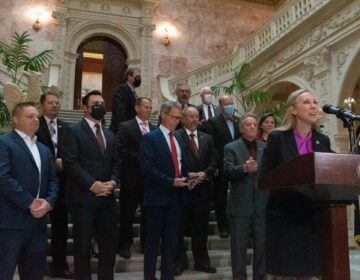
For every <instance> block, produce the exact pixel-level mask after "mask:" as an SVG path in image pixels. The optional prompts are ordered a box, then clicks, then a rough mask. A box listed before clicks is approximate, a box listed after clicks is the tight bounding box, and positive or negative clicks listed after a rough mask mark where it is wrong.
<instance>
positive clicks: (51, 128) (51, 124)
mask: <svg viewBox="0 0 360 280" xmlns="http://www.w3.org/2000/svg"><path fill="white" fill-rule="evenodd" d="M49 131H50V136H51V141H52V143H53V146H54V149H55V155H56V153H57V144H58V143H57V142H58V139H57V135H56V123H55V122H54V120H51V121H50V122H49Z"/></svg>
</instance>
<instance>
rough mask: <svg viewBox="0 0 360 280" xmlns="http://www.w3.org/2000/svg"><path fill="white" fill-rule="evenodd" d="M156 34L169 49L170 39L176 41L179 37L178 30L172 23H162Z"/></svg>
mask: <svg viewBox="0 0 360 280" xmlns="http://www.w3.org/2000/svg"><path fill="white" fill-rule="evenodd" d="M156 33H157V34H158V36H159V38H160V39H161V43H162V44H163V45H164V46H165V47H168V46H169V45H170V38H171V39H174V38H176V37H177V33H178V32H177V30H176V28H175V27H174V26H173V25H171V24H170V23H167V22H164V23H160V24H159V25H158V27H157V28H156Z"/></svg>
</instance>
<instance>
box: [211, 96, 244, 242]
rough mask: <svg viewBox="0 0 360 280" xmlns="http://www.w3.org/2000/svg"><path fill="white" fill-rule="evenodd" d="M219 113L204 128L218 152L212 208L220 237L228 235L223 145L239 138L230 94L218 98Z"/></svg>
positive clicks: (236, 119) (226, 186)
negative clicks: (212, 139)
mask: <svg viewBox="0 0 360 280" xmlns="http://www.w3.org/2000/svg"><path fill="white" fill-rule="evenodd" d="M219 106H220V111H221V114H220V115H218V116H217V117H215V118H212V119H209V121H208V125H207V128H206V131H207V133H209V134H210V135H211V136H212V137H213V138H214V141H215V146H216V150H217V152H218V176H216V177H215V179H214V208H215V214H216V220H217V224H218V228H219V231H220V237H223V238H227V237H229V221H228V219H227V216H226V212H225V209H226V201H227V191H228V185H229V181H228V180H227V179H226V178H225V177H224V168H223V158H224V146H225V145H226V144H227V143H230V142H232V141H234V140H236V139H238V138H239V119H238V118H237V117H236V116H235V115H234V101H233V99H232V97H231V96H229V95H225V96H222V97H220V98H219Z"/></svg>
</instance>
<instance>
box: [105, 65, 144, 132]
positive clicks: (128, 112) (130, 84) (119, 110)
mask: <svg viewBox="0 0 360 280" xmlns="http://www.w3.org/2000/svg"><path fill="white" fill-rule="evenodd" d="M125 81H126V82H125V83H123V84H120V85H119V86H118V88H117V89H116V91H115V93H114V96H113V103H112V117H111V123H110V127H109V128H110V130H111V131H112V132H114V134H115V135H116V133H117V130H118V127H119V123H120V122H123V121H127V120H131V119H133V118H135V116H136V111H135V101H136V99H137V95H136V92H135V88H137V87H139V86H140V84H141V72H140V68H139V67H131V66H129V68H128V69H127V70H126V72H125Z"/></svg>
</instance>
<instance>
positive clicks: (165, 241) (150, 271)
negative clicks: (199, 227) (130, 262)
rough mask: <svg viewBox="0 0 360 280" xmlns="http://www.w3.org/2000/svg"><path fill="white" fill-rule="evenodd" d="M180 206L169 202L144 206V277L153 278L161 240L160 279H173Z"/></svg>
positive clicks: (147, 279)
mask: <svg viewBox="0 0 360 280" xmlns="http://www.w3.org/2000/svg"><path fill="white" fill-rule="evenodd" d="M179 222H180V207H179V205H178V203H170V204H169V205H167V206H164V207H146V208H145V226H146V229H147V232H146V240H145V253H144V279H145V280H154V279H155V271H156V259H157V254H158V251H159V245H160V240H161V280H172V279H174V269H175V267H174V261H175V254H176V243H177V235H178V227H179Z"/></svg>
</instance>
